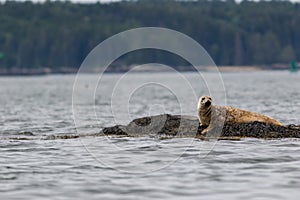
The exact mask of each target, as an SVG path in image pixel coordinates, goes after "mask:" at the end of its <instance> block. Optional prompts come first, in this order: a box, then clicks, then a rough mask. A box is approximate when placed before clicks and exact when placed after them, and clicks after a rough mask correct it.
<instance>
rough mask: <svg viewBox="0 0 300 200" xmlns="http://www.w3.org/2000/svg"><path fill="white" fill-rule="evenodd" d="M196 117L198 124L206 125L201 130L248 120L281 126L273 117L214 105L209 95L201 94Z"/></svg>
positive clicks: (248, 121)
mask: <svg viewBox="0 0 300 200" xmlns="http://www.w3.org/2000/svg"><path fill="white" fill-rule="evenodd" d="M198 118H199V121H200V125H201V126H204V127H207V128H206V129H205V130H204V131H203V132H207V131H208V130H210V129H212V128H216V127H223V125H224V124H225V123H227V124H234V123H236V124H241V123H250V122H263V123H266V124H274V125H277V126H283V125H282V124H281V123H280V122H278V121H276V120H275V119H273V118H271V117H268V116H265V115H262V114H258V113H255V112H250V111H246V110H242V109H238V108H234V107H231V106H215V105H213V103H212V98H211V97H210V96H202V97H200V99H199V102H198Z"/></svg>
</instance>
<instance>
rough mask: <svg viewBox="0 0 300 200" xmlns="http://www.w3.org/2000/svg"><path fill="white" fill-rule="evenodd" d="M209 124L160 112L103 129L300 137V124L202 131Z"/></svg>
mask: <svg viewBox="0 0 300 200" xmlns="http://www.w3.org/2000/svg"><path fill="white" fill-rule="evenodd" d="M204 128H205V127H201V126H199V121H198V118H197V117H194V116H181V115H170V114H163V115H156V116H150V117H142V118H137V119H134V120H133V121H131V122H130V123H129V124H128V125H126V126H123V125H116V126H113V127H106V128H104V129H103V130H102V131H101V132H100V133H102V134H104V135H111V136H129V137H143V136H150V137H159V138H165V137H198V138H201V139H206V138H218V139H237V138H242V137H253V138H265V139H272V138H300V125H288V126H277V125H273V124H265V123H262V122H253V123H243V124H224V126H223V127H222V129H220V130H212V131H210V132H208V133H207V135H202V134H201V131H202V130H203V129H204Z"/></svg>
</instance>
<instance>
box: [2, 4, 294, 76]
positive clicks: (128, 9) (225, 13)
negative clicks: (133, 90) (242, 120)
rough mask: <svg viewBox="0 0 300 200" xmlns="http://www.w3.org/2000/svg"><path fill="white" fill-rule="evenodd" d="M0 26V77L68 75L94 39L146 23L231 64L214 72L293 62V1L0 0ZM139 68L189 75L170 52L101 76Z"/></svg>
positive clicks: (143, 55) (135, 58)
mask: <svg viewBox="0 0 300 200" xmlns="http://www.w3.org/2000/svg"><path fill="white" fill-rule="evenodd" d="M0 21H1V23H0V74H1V75H30V74H49V73H76V72H77V70H78V68H79V66H80V64H81V63H82V61H83V60H84V58H85V57H86V56H87V55H88V53H89V52H90V51H91V50H92V49H93V48H94V47H95V46H96V45H98V44H99V43H100V42H102V41H103V40H105V39H107V38H108V37H110V36H112V35H114V34H117V33H119V32H121V31H125V30H128V29H132V28H138V27H146V26H151V27H165V28H170V29H174V30H176V31H180V32H182V33H184V34H186V35H188V36H190V37H192V38H193V39H195V40H196V41H198V42H199V43H200V44H201V45H203V47H204V48H205V49H206V50H207V51H208V53H209V54H210V55H211V57H212V58H213V60H214V61H215V63H216V65H218V66H233V67H220V69H222V70H225V71H226V70H227V71H230V70H243V69H244V70H265V69H275V70H277V69H278V70H279V69H288V68H289V63H290V62H291V61H293V60H294V61H299V60H300V38H299V35H300V26H299V24H300V4H299V3H291V2H288V1H259V2H253V1H242V2H240V3H236V2H235V1H232V0H227V1H220V0H212V1H206V0H201V1H172V0H154V1H145V0H138V1H121V2H115V3H109V4H101V3H93V4H75V3H71V2H68V1H65V2H60V1H55V2H52V1H46V2H44V3H32V2H30V1H25V2H16V1H6V2H1V3H0ZM158 37H159V36H158ZM144 63H161V64H166V65H169V66H174V68H175V69H178V70H180V71H192V70H193V68H191V67H189V66H190V65H189V63H187V62H186V61H185V60H184V59H181V58H179V57H178V56H176V55H173V54H171V53H168V52H163V51H158V50H146V51H141V52H140V51H137V52H132V53H128V54H126V55H124V56H122V57H120V58H119V59H118V60H116V61H115V63H113V64H112V67H110V68H109V70H108V71H109V72H122V71H126V70H128V69H129V68H130V67H131V66H133V65H136V64H144ZM276 63H279V64H276ZM246 66H248V67H246ZM153 70H156V69H153ZM201 70H206V69H201Z"/></svg>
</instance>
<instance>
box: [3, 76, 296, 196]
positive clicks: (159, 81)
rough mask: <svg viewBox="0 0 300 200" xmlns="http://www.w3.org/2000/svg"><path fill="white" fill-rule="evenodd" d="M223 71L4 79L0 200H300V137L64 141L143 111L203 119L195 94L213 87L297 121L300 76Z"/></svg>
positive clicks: (237, 101)
mask: <svg viewBox="0 0 300 200" xmlns="http://www.w3.org/2000/svg"><path fill="white" fill-rule="evenodd" d="M221 77H222V80H223V82H220V80H221V79H220V76H219V75H218V74H214V73H209V72H205V73H202V74H201V75H199V74H196V73H182V74H176V73H148V74H147V73H130V74H126V75H124V74H105V75H103V76H102V77H101V78H100V79H99V77H98V76H97V75H82V76H81V77H80V80H81V81H80V84H78V85H76V87H75V88H74V87H73V86H74V81H75V75H51V76H37V77H0V92H1V97H0V105H1V106H0V113H1V115H0V127H1V128H0V139H1V140H0V151H1V154H0V199H3V200H4V199H83V198H85V199H244V200H246V199H272V200H274V199H298V198H299V196H300V190H299V188H300V154H299V153H300V140H298V139H280V140H262V139H253V138H249V139H242V140H240V141H201V140H196V139H192V138H177V139H167V140H160V139H157V138H148V137H142V138H116V137H96V136H89V137H79V138H72V139H62V138H59V136H67V135H77V134H80V135H85V134H90V135H93V134H96V133H98V132H99V131H100V130H101V128H103V127H105V126H110V125H115V124H126V123H128V122H129V121H131V120H132V119H134V118H136V117H141V116H147V115H155V114H162V113H170V114H187V115H196V106H197V98H198V97H199V96H201V95H203V94H209V93H211V94H212V95H213V96H215V97H216V101H217V102H219V103H221V104H227V105H231V106H235V107H239V108H242V109H247V110H251V111H255V112H259V113H263V114H265V115H268V116H271V117H273V118H276V119H277V120H279V121H281V122H282V123H284V124H300V118H299V116H300V100H299V99H300V92H299V91H300V85H299V83H300V74H290V73H289V72H270V71H268V72H243V73H223V74H222V75H221ZM95 83H97V84H95ZM208 83H209V84H208ZM220 85H222V88H220V87H219V86H220ZM73 90H74V91H76V95H74V93H73ZM90 98H92V99H90ZM50 136H57V139H53V138H54V137H50Z"/></svg>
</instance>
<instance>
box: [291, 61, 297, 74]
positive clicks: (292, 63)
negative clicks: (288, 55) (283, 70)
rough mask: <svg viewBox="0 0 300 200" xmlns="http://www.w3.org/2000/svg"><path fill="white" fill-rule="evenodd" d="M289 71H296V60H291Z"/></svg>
mask: <svg viewBox="0 0 300 200" xmlns="http://www.w3.org/2000/svg"><path fill="white" fill-rule="evenodd" d="M290 71H291V72H297V63H296V61H292V62H291V67H290Z"/></svg>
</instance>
